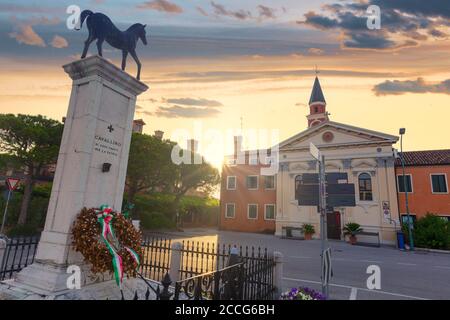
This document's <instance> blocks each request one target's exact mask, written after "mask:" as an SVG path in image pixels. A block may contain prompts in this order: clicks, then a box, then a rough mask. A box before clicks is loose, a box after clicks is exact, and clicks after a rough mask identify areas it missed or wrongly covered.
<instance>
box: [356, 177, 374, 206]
mask: <svg viewBox="0 0 450 320" xmlns="http://www.w3.org/2000/svg"><path fill="white" fill-rule="evenodd" d="M358 182H359V200H360V201H372V200H373V197H372V178H371V177H370V175H369V174H368V173H361V174H360V175H359V178H358Z"/></svg>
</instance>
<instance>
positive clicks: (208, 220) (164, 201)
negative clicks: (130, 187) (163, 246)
mask: <svg viewBox="0 0 450 320" xmlns="http://www.w3.org/2000/svg"><path fill="white" fill-rule="evenodd" d="M174 200H175V196H174V195H172V194H165V193H152V194H138V195H136V197H135V200H134V205H135V207H134V209H133V211H132V212H133V217H138V218H140V219H141V220H143V219H147V221H148V224H147V227H144V229H157V228H158V227H157V226H155V225H152V224H156V225H159V224H160V223H162V224H163V225H165V226H164V228H167V227H174V226H175V215H176V211H177V208H175V206H174ZM219 211H220V209H219V201H218V200H217V199H210V198H201V197H196V196H184V197H182V198H181V200H180V203H179V207H178V212H179V214H180V216H181V219H182V221H183V220H184V219H187V220H189V219H188V218H190V217H193V219H194V220H195V221H193V222H194V224H195V225H201V226H216V225H217V221H218V216H219ZM153 214H156V215H157V217H156V218H154V217H152V215H153ZM160 215H162V216H164V218H159V217H158V216H160ZM154 219H156V221H153V220H154ZM150 221H151V222H150Z"/></svg>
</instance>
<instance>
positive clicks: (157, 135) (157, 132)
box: [155, 130, 164, 140]
mask: <svg viewBox="0 0 450 320" xmlns="http://www.w3.org/2000/svg"><path fill="white" fill-rule="evenodd" d="M163 136H164V131H161V130H156V131H155V137H157V138H158V139H159V140H162V138H163Z"/></svg>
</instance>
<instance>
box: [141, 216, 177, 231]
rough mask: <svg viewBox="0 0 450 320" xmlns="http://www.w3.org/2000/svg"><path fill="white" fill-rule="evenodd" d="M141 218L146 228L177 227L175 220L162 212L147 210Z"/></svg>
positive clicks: (142, 226)
mask: <svg viewBox="0 0 450 320" xmlns="http://www.w3.org/2000/svg"><path fill="white" fill-rule="evenodd" d="M140 218H141V228H142V229H144V230H154V229H173V228H175V222H174V221H173V220H171V219H169V218H168V217H167V216H166V215H165V214H163V213H160V212H145V213H142V214H141V216H140Z"/></svg>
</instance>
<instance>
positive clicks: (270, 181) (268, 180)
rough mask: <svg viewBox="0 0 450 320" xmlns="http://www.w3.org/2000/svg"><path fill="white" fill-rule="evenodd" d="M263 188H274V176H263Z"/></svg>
mask: <svg viewBox="0 0 450 320" xmlns="http://www.w3.org/2000/svg"><path fill="white" fill-rule="evenodd" d="M264 188H265V189H269V190H273V189H275V176H265V177H264Z"/></svg>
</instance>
